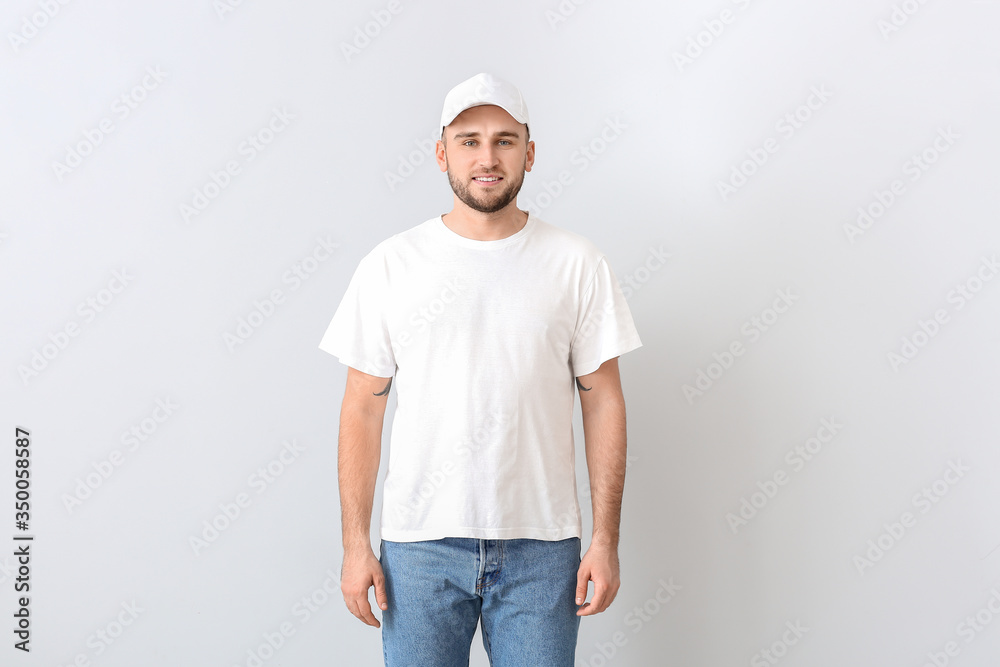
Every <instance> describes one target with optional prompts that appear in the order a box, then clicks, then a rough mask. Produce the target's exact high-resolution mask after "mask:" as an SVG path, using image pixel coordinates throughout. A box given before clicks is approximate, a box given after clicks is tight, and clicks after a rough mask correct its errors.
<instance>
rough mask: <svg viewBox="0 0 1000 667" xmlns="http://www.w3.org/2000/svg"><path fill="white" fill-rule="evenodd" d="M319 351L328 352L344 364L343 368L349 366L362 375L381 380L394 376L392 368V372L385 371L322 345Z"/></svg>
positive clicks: (394, 370)
mask: <svg viewBox="0 0 1000 667" xmlns="http://www.w3.org/2000/svg"><path fill="white" fill-rule="evenodd" d="M319 349H321V350H323V351H324V352H328V353H330V354H332V355H333V356H335V357H337V359H338V360H339V361H340V363H342V364H344V365H345V366H350V367H351V368H356V369H358V370H359V371H361V372H362V373H367V374H368V375H374V376H375V377H381V378H390V377H394V376H395V374H396V369H395V368H393V369H392V370H388V369H385V368H380V367H378V366H375V365H374V364H372V363H371V362H368V361H363V360H361V359H358V358H357V357H352V356H349V355H346V354H341V353H339V352H337V351H336V350H334V349H332V348H330V347H327V346H325V345H323V344H320V345H319Z"/></svg>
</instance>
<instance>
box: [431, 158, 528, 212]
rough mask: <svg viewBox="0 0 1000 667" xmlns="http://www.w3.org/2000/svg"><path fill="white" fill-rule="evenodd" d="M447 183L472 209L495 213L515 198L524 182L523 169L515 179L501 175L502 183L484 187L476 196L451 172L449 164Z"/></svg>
mask: <svg viewBox="0 0 1000 667" xmlns="http://www.w3.org/2000/svg"><path fill="white" fill-rule="evenodd" d="M469 180H470V181H471V180H472V179H469ZM448 183H449V184H451V189H452V191H453V192H454V193H455V196H456V197H458V198H459V199H461V200H462V202H463V203H464V204H465V205H466V206H468V207H469V208H471V209H472V210H474V211H479V212H480V213H496V212H497V211H499V210H501V209H503V208H504V207H505V206H507V205H508V204H510V203H511V202H512V201H514V200H515V199H516V198H517V193H518V192H520V191H521V186H522V185H523V184H524V170H523V169H522V170H521V173H520V174H518V176H517V178H516V179H513V180H512V179H509V178H507V177H506V176H505V177H503V183H502V185H501V186H500V187H494V188H489V189H485V190H484V191H483V192H482V194H481V195H478V196H477V195H474V194H473V193H472V192H471V191H470V190H469V187H470V186H469V185H467V184H466V183H465V182H464V181H462V180H460V179H459V178H457V177H456V176H455V175H454V174H452V173H451V167H450V166H449V167H448Z"/></svg>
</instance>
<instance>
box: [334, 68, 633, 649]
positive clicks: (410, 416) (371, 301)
mask: <svg viewBox="0 0 1000 667" xmlns="http://www.w3.org/2000/svg"><path fill="white" fill-rule="evenodd" d="M440 126H441V138H440V140H439V141H438V142H437V145H436V154H437V162H438V165H439V167H440V168H441V171H446V172H447V174H448V180H449V182H450V184H451V188H452V190H453V191H454V206H453V208H452V210H451V211H450V212H448V213H446V214H443V215H440V216H437V217H434V218H432V219H430V220H427V221H426V222H424V223H423V224H420V225H417V226H416V227H413V228H411V229H409V230H407V231H404V232H401V233H398V234H396V235H394V236H392V237H391V238H389V239H387V240H385V241H383V242H381V243H380V244H378V245H377V246H376V247H375V248H374V249H373V250H372V251H371V252H370V253H368V254H367V255H366V256H365V257H364V258H363V259H362V260H361V262H360V264H359V266H358V268H357V270H356V272H355V274H354V276H353V277H352V279H351V282H350V284H349V286H348V288H347V292H346V294H345V296H344V297H343V300H342V301H341V303H340V306H339V308H338V309H337V311H336V314H335V315H334V317H333V320H332V321H331V323H330V326H329V328H328V329H327V331H326V334H325V335H324V337H323V339H322V342H321V343H320V348H321V349H323V350H326V351H327V352H330V353H332V354H334V355H336V356H337V357H339V359H340V361H341V362H342V363H344V364H346V365H347V366H348V369H347V388H346V390H345V392H344V401H343V405H342V408H341V415H340V442H339V464H338V466H339V481H340V497H341V506H342V528H343V538H344V565H343V570H342V573H341V589H342V592H343V594H344V601H345V602H346V604H347V607H348V609H349V610H350V611H351V613H353V614H354V615H355V616H357V617H358V618H359V619H361V620H362V621H364V622H365V623H367V624H368V625H372V626H374V627H380V625H379V622H378V620H377V619H376V618H375V617H374V615H373V614H372V610H371V606H370V605H369V602H368V589H369V588H370V587H372V586H374V587H375V599H376V601H377V603H378V605H379V607H380V608H381V609H382V611H383V615H382V621H383V624H384V625H383V626H382V639H383V646H384V654H385V662H386V665H391V666H393V667H395V666H404V665H405V666H413V665H420V666H423V665H426V666H428V667H430V666H433V667H442V666H444V667H451V666H452V665H468V662H469V650H470V645H471V642H472V638H473V636H474V635H475V631H476V626H477V623H479V622H480V619H481V621H482V631H483V644H484V646H485V648H486V651H487V654H488V655H489V658H490V664H492V665H493V666H494V667H507V666H511V665H530V666H532V667H539V666H543V667H559V666H562V665H566V666H571V665H573V664H574V654H575V648H576V641H577V634H578V630H579V623H580V617H581V616H586V615H590V614H596V613H599V612H601V611H604V610H605V609H606V608H607V607H608V605H610V604H611V602H612V600H613V599H614V597H615V595H616V593H617V591H618V587H619V564H618V528H619V519H620V510H621V497H622V489H623V485H624V477H625V448H626V442H625V402H624V398H623V396H622V389H621V384H620V381H619V374H618V356H619V355H621V354H624V353H626V352H628V351H630V350H634V349H636V348H638V347H640V346H641V345H642V343H641V342H640V340H639V336H638V334H637V332H636V330H635V326H634V324H633V321H632V317H631V314H630V313H629V310H628V306H627V305H626V303H625V298H624V295H623V294H622V291H621V289H620V287H619V286H618V282H617V280H616V279H615V276H614V273H613V272H612V271H611V268H610V266H608V263H607V261H606V259H605V257H604V255H603V254H602V253H601V252H600V251H599V250H598V249H597V248H596V246H595V245H594V244H593V243H592V242H590V241H589V240H587V239H586V238H584V237H582V236H580V235H578V234H575V233H572V232H569V231H565V230H562V229H559V228H557V227H555V226H553V225H550V224H548V223H546V222H543V221H542V220H540V219H538V218H536V217H535V216H533V215H529V214H528V213H527V212H525V211H521V210H519V209H518V208H517V205H516V198H517V194H518V192H519V191H520V189H521V184H522V183H523V181H524V172H526V171H531V167H532V164H533V163H534V158H535V144H534V142H533V141H531V140H530V135H529V128H528V110H527V106H526V105H525V102H524V99H523V97H522V96H521V93H520V92H519V91H518V90H517V88H515V87H514V86H513V85H511V84H510V83H508V82H506V81H503V80H501V79H498V78H496V77H494V76H491V75H488V74H479V75H477V76H475V77H473V78H471V79H469V80H467V81H465V82H463V83H461V84H459V85H458V86H456V87H455V88H454V89H452V90H451V91H450V92H449V93H448V95H447V96H446V98H445V103H444V110H443V113H442V117H441V123H440ZM394 379H395V387H396V392H397V401H396V403H397V407H396V411H395V414H394V417H393V424H392V433H391V440H390V449H389V464H388V471H387V474H386V478H385V485H384V489H383V497H382V512H381V519H380V527H381V531H380V532H381V545H380V555H379V558H378V559H376V558H375V554H374V552H373V550H372V548H371V542H370V532H369V531H370V524H371V512H372V503H373V494H374V489H375V482H376V478H377V475H378V467H379V458H380V454H381V438H382V424H383V417H384V414H385V407H386V402H387V400H388V399H387V396H388V393H389V390H390V387H392V386H393V380H394ZM575 390H579V395H580V405H581V409H582V413H583V427H584V436H585V438H584V439H585V447H586V458H587V466H588V470H589V476H590V486H591V495H592V499H593V510H594V531H593V536H592V539H591V544H590V547H589V548H588V550H587V552H586V554H585V555H584V556H583V558H582V559H581V558H580V552H581V543H580V538H581V537H582V522H581V518H580V509H579V503H578V499H577V488H576V474H575V452H574V442H573V428H572V416H573V408H574V391H575ZM591 581H592V582H593V585H594V592H593V597H592V598H591V600H590V602H585V599H586V597H587V589H588V585H589V582H591Z"/></svg>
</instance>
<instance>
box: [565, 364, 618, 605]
mask: <svg viewBox="0 0 1000 667" xmlns="http://www.w3.org/2000/svg"><path fill="white" fill-rule="evenodd" d="M576 385H577V389H579V390H580V408H581V410H582V411H583V433H584V441H585V443H586V445H585V446H586V450H587V472H588V475H589V477H590V497H591V501H592V503H593V509H594V534H593V538H592V539H591V542H590V547H589V548H588V549H587V553H586V554H585V555H584V557H583V558H582V560H581V563H580V570H579V572H578V574H577V586H576V588H577V590H576V596H577V600H576V603H577V604H578V605H579V604H582V603H583V602H584V600H586V598H587V584H588V582H589V581H591V580H593V582H594V596H593V598H592V599H591V601H590V602H588V603H586V604H583V607H582V608H581V609H579V610H578V611H577V615H578V616H587V615H590V614H598V613H600V612H602V611H604V610H605V609H607V608H608V606H609V605H610V604H611V602H612V601H613V600H614V599H615V596H616V595H617V594H618V588H619V587H620V586H621V579H620V575H619V567H618V529H619V524H620V523H621V508H622V492H623V491H624V489H625V451H626V445H625V397H624V395H623V394H622V385H621V378H620V376H619V373H618V357H614V358H613V359H608V360H607V361H605V362H604V363H603V364H601V367H600V368H598V369H597V370H596V371H594V372H593V373H589V374H587V375H581V376H580V377H578V378H577V379H576Z"/></svg>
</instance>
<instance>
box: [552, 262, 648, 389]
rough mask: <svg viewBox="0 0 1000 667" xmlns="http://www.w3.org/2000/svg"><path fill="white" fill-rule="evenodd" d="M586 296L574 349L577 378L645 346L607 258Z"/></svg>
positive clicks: (571, 363) (571, 350) (572, 349)
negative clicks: (608, 361) (610, 360)
mask: <svg viewBox="0 0 1000 667" xmlns="http://www.w3.org/2000/svg"><path fill="white" fill-rule="evenodd" d="M584 294H585V296H584V298H583V301H582V302H581V304H580V311H579V316H578V318H577V323H576V332H575V333H574V334H573V343H572V346H571V348H570V365H571V367H572V369H573V375H574V376H576V377H579V376H581V375H587V374H588V373H593V372H594V371H596V370H597V369H598V368H600V366H601V364H603V363H604V362H605V361H607V360H608V359H613V358H614V357H618V356H621V355H623V354H625V353H626V352H630V351H631V350H634V349H636V348H638V347H642V341H640V340H639V332H638V331H636V329H635V322H633V321H632V313H631V311H629V308H628V303H626V301H625V295H624V294H623V293H622V289H621V286H620V285H619V284H618V279H617V278H615V274H614V272H613V271H612V270H611V267H610V266H609V265H608V262H607V260H606V259H605V258H604V257H601V259H600V262H599V263H598V265H597V271H596V272H595V273H594V277H593V279H592V280H591V283H590V287H589V288H588V289H587V290H586V292H585V293H584Z"/></svg>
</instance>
